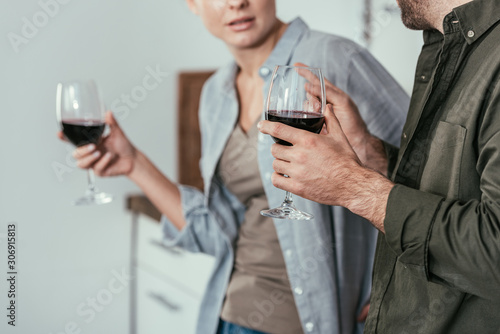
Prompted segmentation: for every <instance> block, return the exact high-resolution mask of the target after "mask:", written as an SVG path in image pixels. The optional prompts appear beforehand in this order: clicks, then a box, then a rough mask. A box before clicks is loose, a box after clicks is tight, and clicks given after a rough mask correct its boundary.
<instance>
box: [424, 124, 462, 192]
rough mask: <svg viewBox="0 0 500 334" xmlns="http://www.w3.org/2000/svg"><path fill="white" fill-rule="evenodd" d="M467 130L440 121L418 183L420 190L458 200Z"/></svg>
mask: <svg viewBox="0 0 500 334" xmlns="http://www.w3.org/2000/svg"><path fill="white" fill-rule="evenodd" d="M466 132H467V130H466V129H465V128H464V127H463V126H461V125H457V124H451V123H447V122H444V121H440V122H439V123H438V125H437V127H436V131H435V133H434V136H433V139H432V141H431V146H430V149H429V153H428V154H429V155H428V157H427V162H426V165H425V167H424V170H423V173H422V178H421V181H420V189H421V190H423V191H427V192H430V193H434V194H437V195H441V196H444V197H446V198H458V195H459V189H460V172H461V161H462V154H463V149H464V141H465V135H466Z"/></svg>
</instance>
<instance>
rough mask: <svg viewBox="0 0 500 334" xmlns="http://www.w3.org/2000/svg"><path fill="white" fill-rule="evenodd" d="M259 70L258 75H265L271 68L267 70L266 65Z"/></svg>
mask: <svg viewBox="0 0 500 334" xmlns="http://www.w3.org/2000/svg"><path fill="white" fill-rule="evenodd" d="M259 72H260V75H262V76H263V77H265V76H267V75H268V74H269V72H271V70H269V69H268V68H267V67H261V68H260V70H259Z"/></svg>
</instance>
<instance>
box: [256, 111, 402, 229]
mask: <svg viewBox="0 0 500 334" xmlns="http://www.w3.org/2000/svg"><path fill="white" fill-rule="evenodd" d="M335 110H336V114H337V113H338V114H342V115H344V116H345V117H347V116H348V115H347V114H349V113H350V114H351V115H352V114H355V111H353V109H352V105H350V104H349V103H347V104H338V105H337V106H336V109H335ZM358 117H359V114H358ZM325 119H326V129H327V133H326V134H314V133H311V132H307V131H304V130H299V129H295V128H292V127H289V126H286V125H284V124H281V123H276V122H269V121H261V122H260V123H259V129H260V131H261V132H262V133H265V134H269V135H272V136H274V137H278V138H281V139H283V140H286V141H288V142H290V143H292V144H293V146H283V145H278V144H274V145H273V146H272V149H271V153H272V155H273V156H274V157H275V158H276V160H275V161H274V163H273V168H274V170H275V172H274V173H273V176H272V182H273V185H274V186H276V187H278V188H280V189H284V190H288V191H290V192H292V193H294V194H297V195H299V196H301V197H304V198H307V199H311V200H314V201H316V202H319V203H323V204H328V205H338V206H343V207H345V208H347V209H349V210H350V211H352V212H353V213H355V214H357V215H359V216H361V217H364V218H365V219H367V220H369V221H370V222H371V223H372V224H373V225H374V226H375V227H376V228H377V229H379V230H380V231H381V232H384V231H385V230H384V219H385V209H386V206H387V199H388V197H389V193H390V191H391V189H392V187H393V186H394V184H393V183H392V182H391V181H390V180H388V179H387V178H386V177H385V176H384V175H382V174H381V173H380V172H379V171H377V170H375V169H373V167H375V168H377V169H379V170H380V171H381V172H386V171H387V159H384V157H385V151H384V148H383V145H382V144H381V142H380V141H379V140H378V139H376V138H373V137H372V136H371V135H370V134H369V133H368V131H367V130H364V129H363V125H364V123H363V122H362V120H361V122H360V123H359V122H355V123H351V124H354V125H352V126H347V124H346V125H345V126H344V127H341V125H340V123H339V120H338V119H337V117H336V115H334V113H333V109H332V106H331V105H328V106H327V110H326V111H325ZM350 119H352V118H350ZM344 128H345V129H346V130H347V132H348V133H349V135H350V136H353V137H352V138H355V139H356V143H355V145H356V147H357V151H358V152H359V156H358V155H357V152H355V151H354V149H353V147H352V146H351V144H350V141H349V140H348V137H347V133H344V131H346V130H344ZM343 130H344V131H343ZM319 152H320V153H319ZM371 156H376V157H377V159H375V160H376V161H377V163H375V164H373V163H370V161H369V160H368V159H369V158H370V157H371ZM363 161H365V162H367V163H368V164H369V165H371V166H366V165H364V164H363ZM285 174H286V175H288V178H286V177H284V176H283V175H285Z"/></svg>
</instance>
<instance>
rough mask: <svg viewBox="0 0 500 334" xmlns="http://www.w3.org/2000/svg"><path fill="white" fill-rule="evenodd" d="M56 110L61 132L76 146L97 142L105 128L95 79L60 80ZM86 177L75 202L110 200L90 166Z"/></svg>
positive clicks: (87, 202)
mask: <svg viewBox="0 0 500 334" xmlns="http://www.w3.org/2000/svg"><path fill="white" fill-rule="evenodd" d="M56 113H57V121H58V123H59V124H60V126H61V130H62V132H63V134H64V135H65V136H66V138H67V139H68V140H69V141H70V142H71V143H73V144H74V145H75V146H83V145H87V144H91V143H92V144H95V145H97V144H98V143H99V140H100V139H101V136H102V134H103V132H104V128H105V123H104V113H105V108H104V104H103V103H102V101H101V99H100V97H99V93H98V90H97V86H96V84H95V82H94V81H92V80H88V81H72V82H65V83H59V84H58V85H57V99H56ZM87 179H88V186H87V191H86V192H85V195H84V196H82V197H80V198H78V199H77V200H75V201H74V202H73V204H74V205H91V204H105V203H109V202H111V201H112V200H113V196H111V195H109V194H106V193H102V192H99V191H98V190H97V187H96V186H95V176H94V171H93V170H92V169H91V168H89V169H87Z"/></svg>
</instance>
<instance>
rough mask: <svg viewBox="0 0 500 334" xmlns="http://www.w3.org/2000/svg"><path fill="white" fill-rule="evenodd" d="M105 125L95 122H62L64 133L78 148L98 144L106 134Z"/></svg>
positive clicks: (77, 120)
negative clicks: (104, 133)
mask: <svg viewBox="0 0 500 334" xmlns="http://www.w3.org/2000/svg"><path fill="white" fill-rule="evenodd" d="M104 125H105V124H104V123H103V122H101V121H95V120H93V121H92V120H90V121H87V120H80V119H75V120H65V121H64V122H62V127H63V133H64V135H65V136H66V138H68V139H69V141H70V142H72V143H73V144H74V145H76V146H82V145H86V144H91V143H92V144H97V143H98V142H99V138H101V135H102V133H103V132H104Z"/></svg>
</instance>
